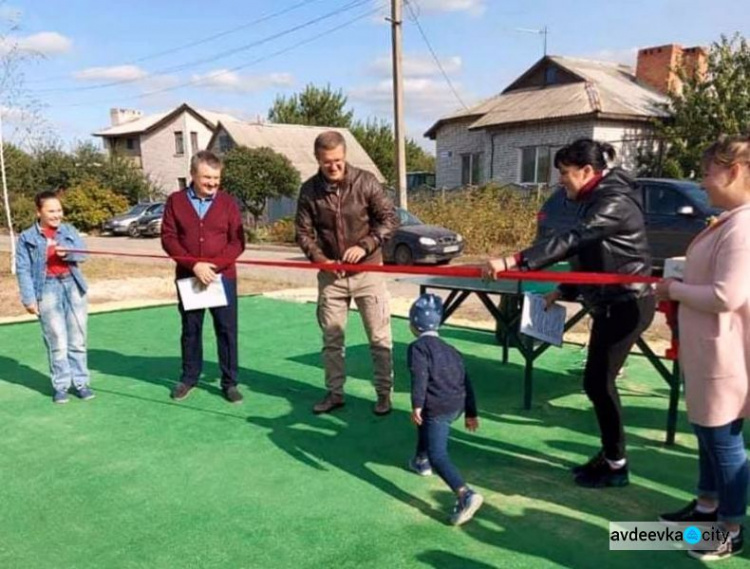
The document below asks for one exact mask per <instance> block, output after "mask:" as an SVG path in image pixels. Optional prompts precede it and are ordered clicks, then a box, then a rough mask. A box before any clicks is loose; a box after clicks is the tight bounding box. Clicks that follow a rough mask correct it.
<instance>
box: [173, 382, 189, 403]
mask: <svg viewBox="0 0 750 569" xmlns="http://www.w3.org/2000/svg"><path fill="white" fill-rule="evenodd" d="M193 387H194V386H192V385H188V384H187V383H182V382H180V383H178V384H177V385H175V386H174V388H173V389H172V394H171V397H172V399H174V400H175V401H182V400H183V399H185V398H186V397H187V396H188V395H189V394H190V392H191V391H192V390H193Z"/></svg>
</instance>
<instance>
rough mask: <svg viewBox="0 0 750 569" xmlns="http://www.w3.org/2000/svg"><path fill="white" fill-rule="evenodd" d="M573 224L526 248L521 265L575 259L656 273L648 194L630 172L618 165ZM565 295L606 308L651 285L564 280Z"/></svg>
mask: <svg viewBox="0 0 750 569" xmlns="http://www.w3.org/2000/svg"><path fill="white" fill-rule="evenodd" d="M577 218H578V222H577V224H576V225H575V227H573V228H572V229H570V230H568V231H565V232H563V233H559V234H557V235H555V236H553V237H550V238H549V239H546V240H544V241H541V242H539V243H537V244H535V245H533V246H532V247H530V248H528V249H526V250H525V251H523V252H522V253H521V259H522V262H521V265H522V267H523V268H527V269H529V270H537V269H542V268H544V267H546V266H548V265H552V264H553V263H556V262H558V261H562V260H565V259H569V260H570V263H571V266H572V270H574V271H581V272H592V273H618V274H623V275H644V276H650V275H651V253H650V251H649V247H648V242H647V240H646V226H645V221H644V218H643V193H642V192H641V191H640V189H639V188H638V186H637V184H636V182H635V181H634V180H633V178H631V177H630V175H629V174H628V173H627V172H625V171H624V170H622V169H620V168H614V169H612V170H611V171H610V172H609V173H608V174H607V175H606V176H604V178H602V180H601V181H600V182H599V184H598V185H597V186H596V188H594V190H593V191H592V192H591V193H590V194H588V195H587V196H586V197H584V198H583V200H582V201H581V203H580V207H579V209H578V213H577ZM560 291H561V292H562V294H563V299H564V300H573V299H574V298H576V297H578V296H582V297H583V301H584V303H585V304H587V305H588V306H590V307H592V308H597V307H599V308H601V307H605V306H607V305H611V304H615V303H618V302H622V301H625V300H630V299H633V298H639V297H642V296H646V295H648V294H651V289H650V287H649V286H648V285H641V284H633V285H606V286H602V285H599V286H591V285H582V286H572V285H561V286H560Z"/></svg>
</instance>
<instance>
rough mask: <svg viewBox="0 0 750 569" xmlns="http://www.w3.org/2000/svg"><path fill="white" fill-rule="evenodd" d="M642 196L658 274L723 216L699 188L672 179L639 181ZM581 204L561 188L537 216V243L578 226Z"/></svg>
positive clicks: (689, 183)
mask: <svg viewBox="0 0 750 569" xmlns="http://www.w3.org/2000/svg"><path fill="white" fill-rule="evenodd" d="M637 182H638V184H639V185H640V187H641V191H642V192H643V198H644V199H643V203H644V207H645V220H646V234H647V237H648V242H649V245H650V247H651V254H652V256H653V260H654V269H655V270H656V271H657V272H658V271H660V270H661V269H663V267H664V260H665V259H668V258H670V257H681V256H684V255H685V251H686V250H687V248H688V245H689V244H690V242H691V241H692V240H693V237H695V236H696V235H697V234H698V233H700V232H701V231H702V230H703V229H704V228H705V227H706V223H707V222H708V220H709V219H710V218H712V217H714V216H716V215H718V214H720V213H721V210H719V209H716V208H714V207H711V206H710V205H709V203H708V196H707V195H706V192H705V191H704V190H703V189H702V188H701V187H700V185H699V184H697V183H695V182H691V181H687V180H674V179H670V178H638V179H637ZM579 207H580V206H579V204H577V203H575V202H572V201H570V200H568V199H567V198H566V197H565V190H564V188H562V187H561V188H558V189H557V190H555V192H554V193H553V194H552V196H550V198H549V199H548V200H547V201H546V202H545V204H544V205H543V206H542V209H541V210H540V211H539V213H538V214H537V240H540V239H545V238H547V237H549V236H550V235H553V234H555V233H557V232H560V231H564V230H566V229H568V228H570V227H572V226H573V225H574V224H575V219H576V213H577V211H578V208H579Z"/></svg>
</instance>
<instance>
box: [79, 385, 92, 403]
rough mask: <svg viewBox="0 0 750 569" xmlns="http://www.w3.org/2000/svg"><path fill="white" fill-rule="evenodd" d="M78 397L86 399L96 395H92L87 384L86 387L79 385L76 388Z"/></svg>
mask: <svg viewBox="0 0 750 569" xmlns="http://www.w3.org/2000/svg"><path fill="white" fill-rule="evenodd" d="M78 397H79V398H80V399H83V400H84V401H88V400H89V399H93V398H94V397H96V395H94V392H93V391H91V388H90V387H89V386H88V385H87V386H86V387H81V388H80V389H79V390H78Z"/></svg>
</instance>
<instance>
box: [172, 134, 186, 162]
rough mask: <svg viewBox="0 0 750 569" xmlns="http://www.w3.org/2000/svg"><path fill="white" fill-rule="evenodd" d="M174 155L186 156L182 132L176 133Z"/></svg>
mask: <svg viewBox="0 0 750 569" xmlns="http://www.w3.org/2000/svg"><path fill="white" fill-rule="evenodd" d="M174 153H175V154H177V155H178V156H182V155H183V154H185V139H184V137H183V135H182V131H180V130H178V131H177V132H175V133H174Z"/></svg>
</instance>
